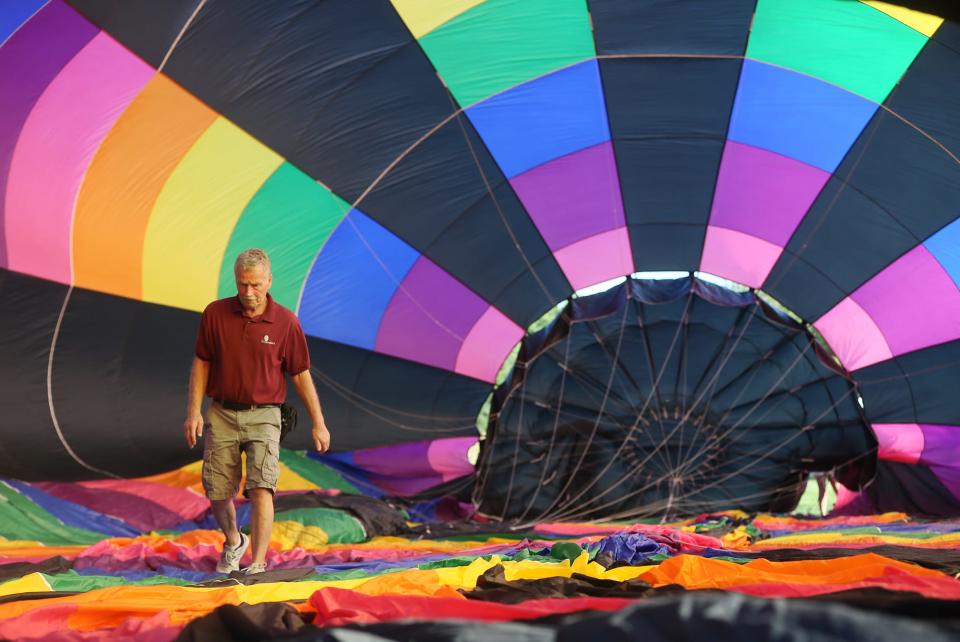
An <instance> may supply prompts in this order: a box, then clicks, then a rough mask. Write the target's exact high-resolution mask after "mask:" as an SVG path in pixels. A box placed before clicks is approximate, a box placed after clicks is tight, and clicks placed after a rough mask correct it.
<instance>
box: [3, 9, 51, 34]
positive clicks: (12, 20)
mask: <svg viewBox="0 0 960 642" xmlns="http://www.w3.org/2000/svg"><path fill="white" fill-rule="evenodd" d="M46 3H47V0H4V1H3V2H0V43H3V42H4V41H6V39H7V38H9V37H10V36H11V35H13V32H15V31H16V30H17V29H19V28H20V25H22V24H23V23H24V22H26V21H27V20H28V19H29V18H30V16H32V15H33V14H35V13H36V12H37V10H39V9H40V7H42V6H43V5H45V4H46Z"/></svg>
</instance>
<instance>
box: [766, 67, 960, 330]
mask: <svg viewBox="0 0 960 642" xmlns="http://www.w3.org/2000/svg"><path fill="white" fill-rule="evenodd" d="M932 82H935V81H933V80H925V79H923V78H921V79H918V81H917V82H915V83H914V88H915V89H913V90H908V88H907V87H902V88H901V89H898V90H897V91H896V92H895V93H894V95H895V96H896V97H897V99H898V100H899V101H900V104H903V105H914V104H916V105H918V107H917V108H916V109H920V110H922V111H924V112H926V113H928V114H929V113H930V112H931V107H930V105H929V103H922V102H915V101H924V100H929V99H930V97H929V95H928V94H929V92H930V91H931V90H932V89H931V88H930V83H932ZM916 109H915V111H916ZM939 109H941V106H940V105H937V106H936V108H935V111H936V113H937V114H938V116H936V118H939ZM951 119H952V120H958V118H957V117H956V116H952V117H951V118H950V119H948V120H945V121H944V125H943V127H942V128H947V129H950V128H951V127H952V125H951V124H950V120H951ZM928 120H930V117H929V116H928ZM958 122H960V121H958ZM951 131H952V129H951ZM958 211H960V164H957V163H956V162H955V161H954V160H953V159H951V158H950V157H949V156H948V155H947V154H946V153H945V152H944V151H943V150H942V149H940V148H939V147H937V146H936V145H935V144H933V143H932V142H931V141H930V140H928V139H927V138H925V137H924V136H922V135H920V134H919V133H918V132H917V131H916V130H915V129H913V128H912V127H910V126H909V125H907V124H905V123H904V122H903V121H902V120H900V119H898V118H896V117H895V116H892V115H890V114H889V113H888V112H886V111H883V110H880V111H879V112H878V113H877V115H876V116H874V118H873V120H872V121H871V123H870V124H869V125H868V126H867V128H866V129H865V130H864V133H863V134H862V135H861V136H860V138H859V139H858V141H857V143H856V144H855V145H854V146H853V148H852V149H851V150H850V152H849V153H848V154H847V156H846V158H845V160H844V161H843V162H842V163H841V164H840V167H839V168H838V169H837V171H836V173H835V174H834V176H833V177H831V178H830V180H829V181H828V183H827V185H826V187H825V188H824V190H823V191H822V192H821V193H820V195H819V196H818V197H817V199H816V201H814V204H813V205H812V207H811V208H810V210H809V212H807V215H806V217H805V218H804V219H803V221H802V222H801V223H800V225H799V227H798V228H797V230H796V232H795V233H794V235H793V237H792V238H791V240H790V242H789V243H788V244H787V248H786V251H785V252H784V253H783V255H782V256H781V257H780V259H779V260H778V261H777V263H776V265H774V267H773V270H772V271H771V273H770V275H769V276H768V277H767V281H766V283H765V284H764V286H763V289H764V290H765V291H767V292H769V293H770V294H771V295H773V296H774V297H775V298H777V299H779V300H780V301H781V302H782V303H783V304H784V305H786V306H787V307H789V308H790V309H792V310H793V311H794V312H796V313H797V314H799V315H800V316H801V317H803V318H805V319H816V318H818V317H820V316H821V315H822V314H824V313H825V312H827V311H828V310H829V309H830V308H832V307H833V306H834V305H836V304H837V303H838V302H839V301H840V300H842V299H843V297H844V296H846V295H848V294H850V293H851V292H853V291H854V290H856V289H857V288H858V287H860V285H862V284H863V283H864V282H866V281H868V280H869V279H870V278H871V277H873V276H874V275H875V274H877V273H878V272H880V271H881V270H883V269H884V268H885V267H886V266H888V265H890V264H891V263H893V262H894V261H896V260H897V259H898V258H899V257H900V256H902V255H903V254H905V253H906V252H907V251H909V250H910V249H912V248H913V247H915V246H916V245H918V244H920V243H921V242H922V241H924V240H925V239H927V238H928V237H929V236H931V235H932V234H933V233H934V232H936V231H937V230H939V229H940V228H942V227H943V226H944V225H946V224H948V223H950V222H951V221H953V220H954V219H955V218H956V216H957V212H958ZM853 241H856V242H853ZM794 271H797V272H798V273H794ZM813 272H819V273H820V276H819V277H817V276H816V275H814V274H813ZM811 277H813V280H812V281H811V280H808V279H810V278H811Z"/></svg>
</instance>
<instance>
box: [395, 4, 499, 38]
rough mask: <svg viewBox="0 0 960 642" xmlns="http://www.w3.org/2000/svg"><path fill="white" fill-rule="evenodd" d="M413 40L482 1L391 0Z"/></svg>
mask: <svg viewBox="0 0 960 642" xmlns="http://www.w3.org/2000/svg"><path fill="white" fill-rule="evenodd" d="M391 1H392V2H393V8H394V9H396V11H397V13H399V14H400V17H401V18H402V19H403V21H404V22H405V23H406V25H407V28H408V29H409V30H410V33H412V34H413V37H414V38H420V37H422V36H425V35H427V34H428V33H430V32H431V31H433V30H434V29H436V28H437V27H439V26H440V25H442V24H444V23H446V22H449V21H450V20H453V19H454V18H456V17H457V16H459V15H460V14H461V13H463V12H465V11H467V10H469V9H472V8H473V7H475V6H477V5H478V4H481V3H482V2H484V0H391Z"/></svg>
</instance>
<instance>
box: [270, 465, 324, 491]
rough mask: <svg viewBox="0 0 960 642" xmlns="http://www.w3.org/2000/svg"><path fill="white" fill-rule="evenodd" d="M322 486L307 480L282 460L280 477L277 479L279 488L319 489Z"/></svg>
mask: <svg viewBox="0 0 960 642" xmlns="http://www.w3.org/2000/svg"><path fill="white" fill-rule="evenodd" d="M319 488H320V487H319V486H317V485H316V484H314V483H313V482H310V481H307V480H306V479H304V478H303V477H301V476H300V475H298V474H297V473H295V472H294V471H292V470H291V469H290V468H289V467H288V466H287V465H286V464H284V463H283V462H280V479H279V480H277V490H317V489H319Z"/></svg>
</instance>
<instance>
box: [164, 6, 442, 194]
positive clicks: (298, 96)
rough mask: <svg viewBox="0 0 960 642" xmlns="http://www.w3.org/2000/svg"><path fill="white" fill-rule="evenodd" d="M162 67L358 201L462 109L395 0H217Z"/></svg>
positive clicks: (297, 163) (249, 129) (327, 182)
mask: <svg viewBox="0 0 960 642" xmlns="http://www.w3.org/2000/svg"><path fill="white" fill-rule="evenodd" d="M165 71H166V72H167V73H168V74H169V75H170V76H171V77H172V78H173V79H174V80H176V81H177V82H178V83H180V84H181V85H183V86H184V87H185V88H186V89H187V90H188V91H190V92H192V93H193V94H194V95H196V96H197V97H199V98H200V99H201V100H203V101H204V102H206V103H207V104H209V105H210V106H211V107H213V108H214V109H215V110H217V111H218V112H220V113H222V114H223V115H224V116H226V117H227V118H229V119H231V120H232V121H233V122H235V123H236V124H237V125H239V126H240V127H241V128H243V129H245V130H246V131H248V132H249V133H251V134H252V135H253V136H254V137H255V138H257V139H258V140H260V141H262V142H263V143H265V144H266V145H267V146H269V147H271V148H272V149H274V150H276V151H277V152H278V153H280V154H281V155H283V156H284V157H286V158H287V160H289V161H290V162H291V163H293V164H294V165H296V166H297V167H299V168H300V169H302V170H303V171H305V172H307V173H308V174H310V175H311V176H313V177H314V178H317V179H319V180H321V181H323V183H324V184H326V185H328V186H330V187H331V188H332V189H333V190H334V191H335V192H336V193H338V194H340V195H341V196H343V197H344V198H346V199H347V200H349V201H351V202H352V201H354V200H355V199H356V198H357V197H358V196H359V195H360V193H361V192H362V191H363V190H364V189H366V188H367V187H368V186H369V185H370V184H371V183H372V182H373V180H374V179H375V178H376V177H377V175H379V174H380V172H382V171H383V170H384V169H385V168H386V167H387V165H389V163H390V162H391V161H393V160H394V159H395V158H396V157H397V156H399V155H400V153H401V152H403V151H404V150H405V149H406V148H407V147H409V146H410V145H411V144H413V142H414V141H416V140H417V139H418V138H419V137H420V136H421V135H423V134H424V133H426V132H427V131H428V130H429V129H430V128H431V127H433V126H434V125H436V124H438V123H439V122H440V121H442V120H443V119H444V118H446V117H447V116H449V115H450V113H451V112H452V111H453V106H452V105H451V102H450V100H449V98H448V97H447V93H446V90H445V89H444V88H443V86H442V85H441V83H440V82H439V80H438V78H437V75H436V72H435V71H434V69H433V67H432V66H431V65H430V63H429V61H428V60H427V58H426V56H425V55H424V54H423V52H422V50H421V49H420V47H419V45H418V44H417V42H416V40H414V38H413V36H411V35H410V32H409V31H408V30H407V28H406V26H405V25H404V24H403V21H402V20H401V19H400V17H399V15H397V13H396V11H395V10H394V9H393V7H392V5H391V4H390V3H389V2H388V1H386V0H377V1H367V2H355V1H354V0H329V1H327V2H316V1H315V0H291V1H289V2H283V3H271V2H262V1H260V0H239V1H238V0H210V1H209V2H207V3H206V4H205V5H204V6H203V9H202V10H201V11H200V13H199V15H198V16H197V18H196V20H195V21H194V23H193V24H192V25H191V26H190V28H189V29H188V30H187V32H186V33H185V34H184V37H183V39H182V40H181V41H180V43H179V44H178V45H177V47H176V49H175V50H174V53H173V55H172V56H171V58H170V61H169V63H168V65H167V67H166V69H165Z"/></svg>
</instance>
